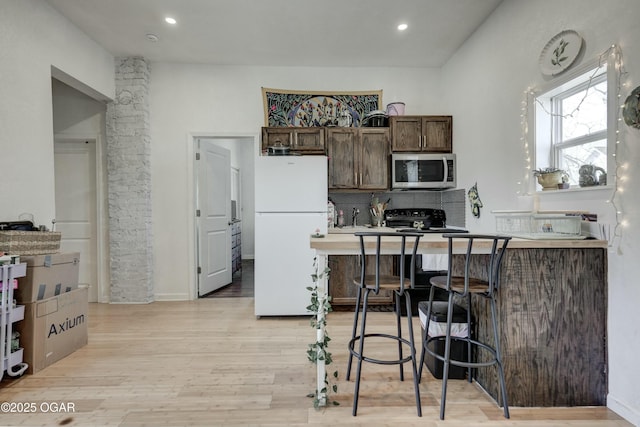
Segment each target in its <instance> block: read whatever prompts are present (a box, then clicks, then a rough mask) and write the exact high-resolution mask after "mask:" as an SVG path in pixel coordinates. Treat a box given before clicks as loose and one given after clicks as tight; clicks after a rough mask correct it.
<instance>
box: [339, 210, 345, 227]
mask: <svg viewBox="0 0 640 427" xmlns="http://www.w3.org/2000/svg"><path fill="white" fill-rule="evenodd" d="M338 227H344V212H343V211H342V209H340V211H339V212H338Z"/></svg>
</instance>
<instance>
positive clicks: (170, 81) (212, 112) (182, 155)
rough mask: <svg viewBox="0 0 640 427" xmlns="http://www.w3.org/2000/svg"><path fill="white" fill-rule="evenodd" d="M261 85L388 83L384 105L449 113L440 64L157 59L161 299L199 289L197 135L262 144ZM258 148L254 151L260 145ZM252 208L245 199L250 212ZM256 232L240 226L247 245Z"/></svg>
mask: <svg viewBox="0 0 640 427" xmlns="http://www.w3.org/2000/svg"><path fill="white" fill-rule="evenodd" d="M310 76H313V78H314V79H316V80H317V81H311V80H312V79H311V78H310ZM318 76H321V78H320V79H318ZM261 87H270V88H282V89H299V90H331V91H343V90H354V91H355V90H377V89H383V104H384V103H386V102H391V101H398V100H402V101H404V102H406V104H407V109H406V110H407V111H406V113H407V114H411V113H414V114H417V113H424V114H429V113H432V114H446V113H447V112H446V111H443V110H442V107H441V105H442V92H441V89H440V70H436V69H415V68H413V69H391V68H381V69H363V68H353V69H346V68H323V69H317V68H314V69H310V68H279V67H219V66H208V65H196V64H174V63H153V64H152V66H151V82H150V89H149V91H150V94H149V103H150V110H151V140H152V149H151V156H152V158H151V165H152V166H151V167H152V185H153V188H154V196H153V199H154V200H153V212H154V214H153V215H154V221H153V227H154V236H155V237H154V239H155V241H154V248H155V249H154V256H155V272H154V277H155V278H156V288H155V289H156V298H157V299H158V300H162V299H175V298H183V299H188V298H192V297H193V295H194V291H193V290H194V285H193V283H194V277H193V272H192V266H193V265H194V264H193V259H194V258H193V257H194V243H193V191H192V189H193V170H192V169H193V167H192V163H193V162H192V158H193V153H192V151H191V150H192V143H191V141H192V139H193V135H216V136H224V137H230V138H244V137H250V138H254V140H255V141H256V144H257V143H258V141H259V140H260V127H261V126H263V125H264V110H263V105H262V91H261ZM383 107H384V105H383ZM255 150H256V151H254V154H256V153H257V145H256V147H255ZM245 178H246V179H248V178H249V177H245ZM251 178H252V177H251ZM248 208H249V206H248V205H247V204H245V206H244V209H245V212H244V215H245V217H246V215H247V213H248V212H247V209H248ZM251 214H252V212H251ZM245 225H247V227H245ZM252 231H253V230H252V229H250V228H249V224H243V246H244V245H245V239H248V238H250V236H251V235H252ZM244 253H245V250H244V249H243V254H244Z"/></svg>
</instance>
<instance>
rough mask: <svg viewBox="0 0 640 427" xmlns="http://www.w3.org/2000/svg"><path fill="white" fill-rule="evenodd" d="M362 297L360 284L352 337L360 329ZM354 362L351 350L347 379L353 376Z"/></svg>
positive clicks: (352, 337)
mask: <svg viewBox="0 0 640 427" xmlns="http://www.w3.org/2000/svg"><path fill="white" fill-rule="evenodd" d="M361 299H362V288H361V287H360V286H358V294H357V296H356V308H355V310H353V311H354V315H353V328H352V329H351V339H354V338H355V337H356V331H357V330H358V316H359V315H360V301H361ZM352 362H353V354H351V352H349V361H348V362H347V376H346V379H347V381H349V378H350V377H351V364H352Z"/></svg>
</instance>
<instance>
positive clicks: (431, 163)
mask: <svg viewBox="0 0 640 427" xmlns="http://www.w3.org/2000/svg"><path fill="white" fill-rule="evenodd" d="M455 187H456V155H455V154H453V153H439V154H436V153H413V154H411V153H394V154H392V155H391V188H392V189H394V190H409V189H411V190H419V189H424V190H426V189H444V188H455Z"/></svg>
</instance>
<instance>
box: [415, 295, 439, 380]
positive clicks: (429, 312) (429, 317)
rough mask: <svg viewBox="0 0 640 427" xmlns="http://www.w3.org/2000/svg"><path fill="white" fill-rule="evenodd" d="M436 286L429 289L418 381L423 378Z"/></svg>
mask: <svg viewBox="0 0 640 427" xmlns="http://www.w3.org/2000/svg"><path fill="white" fill-rule="evenodd" d="M434 291H435V288H434V287H433V286H431V290H430V291H429V304H428V305H427V320H426V322H425V325H424V329H423V330H422V350H421V351H420V367H419V370H418V382H420V380H421V379H422V368H423V367H424V356H425V353H426V348H427V338H428V334H429V322H430V320H431V307H432V306H433V297H434V295H435V292H434Z"/></svg>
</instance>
